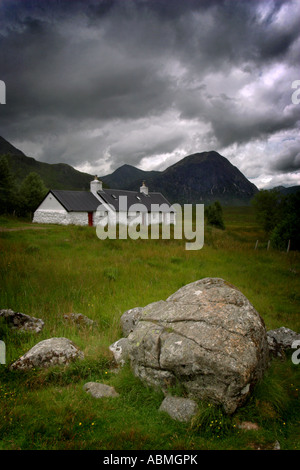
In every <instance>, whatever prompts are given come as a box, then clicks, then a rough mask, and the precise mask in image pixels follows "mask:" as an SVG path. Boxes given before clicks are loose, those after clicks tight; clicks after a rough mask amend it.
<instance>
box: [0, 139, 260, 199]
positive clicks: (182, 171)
mask: <svg viewBox="0 0 300 470" xmlns="http://www.w3.org/2000/svg"><path fill="white" fill-rule="evenodd" d="M2 154H6V155H7V156H8V160H9V165H10V168H11V171H12V173H13V174H14V176H15V178H16V180H17V183H21V181H22V180H23V179H24V178H25V177H26V176H27V175H28V173H30V172H32V171H34V172H36V173H38V174H39V175H40V176H41V178H42V179H43V181H44V183H45V186H46V187H47V188H49V189H50V188H51V189H69V190H88V189H89V187H90V181H91V180H92V179H93V177H94V175H90V174H87V173H82V172H80V171H77V170H75V169H74V168H73V167H71V166H70V165H67V164H65V163H57V164H49V163H44V162H39V161H37V160H35V159H34V158H31V157H27V156H26V155H24V153H23V152H21V151H20V150H19V149H17V148H15V147H14V146H13V145H11V144H10V143H9V142H7V141H6V140H5V139H3V138H2V137H0V155H2ZM100 178H101V179H102V181H103V184H104V186H106V187H110V188H114V189H128V190H132V191H138V190H139V187H140V186H141V184H142V182H143V180H145V181H146V185H147V186H148V187H149V190H150V191H158V192H161V193H163V194H164V195H165V196H166V197H167V199H168V200H169V201H170V202H171V203H180V204H184V203H190V204H197V203H205V204H210V203H211V202H214V201H216V200H218V201H220V203H221V204H223V205H247V204H249V203H250V200H251V199H252V197H253V196H254V195H255V194H256V193H257V192H258V189H257V188H256V186H255V185H254V184H252V183H251V182H250V181H249V180H248V179H247V178H246V177H245V176H244V175H243V174H242V173H241V172H240V170H238V168H236V167H235V166H234V165H232V164H231V163H230V162H229V161H228V160H227V159H226V158H225V157H223V156H222V155H220V154H219V153H217V152H215V151H210V152H202V153H195V154H193V155H188V156H187V157H185V158H183V159H182V160H180V161H179V162H177V163H175V164H174V165H172V166H170V167H169V168H167V169H166V170H164V171H143V170H140V169H138V168H135V167H134V166H131V165H122V166H121V167H120V168H118V169H117V170H115V171H114V172H113V173H111V174H109V175H104V176H102V177H100Z"/></svg>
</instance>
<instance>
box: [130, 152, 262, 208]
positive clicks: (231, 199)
mask: <svg viewBox="0 0 300 470" xmlns="http://www.w3.org/2000/svg"><path fill="white" fill-rule="evenodd" d="M145 179H146V178H145ZM137 183H138V182H137V181H133V182H132V183H130V184H129V185H128V187H127V189H133V188H134V187H135V188H136V187H137ZM146 184H147V186H148V187H149V189H150V191H160V192H163V194H164V195H165V196H166V197H167V198H168V199H169V201H170V202H171V203H175V202H177V203H180V204H182V203H190V204H197V203H200V204H201V203H205V204H210V203H212V202H214V201H217V200H218V201H220V202H221V203H222V204H223V205H244V204H246V205H247V204H249V202H250V200H251V199H252V197H253V196H254V195H255V194H256V193H257V192H258V189H257V187H256V186H255V185H254V184H253V183H251V182H250V181H249V180H248V179H247V178H246V177H245V176H244V175H243V174H242V173H241V172H240V170H238V168H236V167H235V166H234V165H232V164H231V163H230V162H229V161H228V160H227V159H226V158H225V157H223V156H222V155H220V154H219V153H217V152H215V151H210V152H202V153H195V154H193V155H188V156H187V157H185V158H183V159H182V160H180V161H179V162H177V163H175V164H174V165H172V166H170V167H168V168H167V169H166V170H164V171H162V172H158V173H157V174H155V175H152V176H150V177H147V179H146Z"/></svg>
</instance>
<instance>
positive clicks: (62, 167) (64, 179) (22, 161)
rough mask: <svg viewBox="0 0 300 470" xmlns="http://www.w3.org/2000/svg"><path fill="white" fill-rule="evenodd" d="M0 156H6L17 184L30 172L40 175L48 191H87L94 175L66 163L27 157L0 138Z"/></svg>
mask: <svg viewBox="0 0 300 470" xmlns="http://www.w3.org/2000/svg"><path fill="white" fill-rule="evenodd" d="M0 155H6V156H7V159H8V163H9V166H10V169H11V172H12V174H13V175H14V177H15V179H16V182H17V184H20V183H21V182H22V181H23V179H24V178H25V177H26V176H27V175H28V174H29V173H31V172H32V171H34V172H35V173H37V174H38V175H40V177H41V178H42V180H43V181H44V183H45V186H46V187H47V188H48V189H69V190H88V189H89V187H90V181H91V180H92V179H93V178H94V175H89V174H87V173H82V172H81V171H77V170H75V169H74V168H73V167H72V166H70V165H67V164H66V163H54V164H50V163H44V162H39V161H37V160H35V159H34V158H31V157H27V156H26V155H25V154H24V153H23V152H21V151H20V150H19V149H17V148H16V147H14V146H13V145H11V144H10V143H9V142H7V141H6V140H5V139H3V137H0Z"/></svg>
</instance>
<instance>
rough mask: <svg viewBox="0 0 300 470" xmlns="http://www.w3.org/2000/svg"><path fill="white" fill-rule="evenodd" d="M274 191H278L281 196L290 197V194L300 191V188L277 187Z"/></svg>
mask: <svg viewBox="0 0 300 470" xmlns="http://www.w3.org/2000/svg"><path fill="white" fill-rule="evenodd" d="M273 189H276V190H277V191H279V192H280V193H281V194H284V195H285V196H288V195H289V194H294V193H297V192H298V191H300V186H289V187H287V188H286V187H285V186H275V188H273Z"/></svg>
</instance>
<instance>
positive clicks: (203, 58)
mask: <svg viewBox="0 0 300 470" xmlns="http://www.w3.org/2000/svg"><path fill="white" fill-rule="evenodd" d="M297 7H298V5H297V1H292V0H291V1H289V0H288V1H276V0H262V1H260V2H253V1H250V0H249V1H246V0H243V1H233V0H224V1H221V0H213V1H212V0H209V1H208V0H203V1H199V0H185V1H182V0H126V1H124V0H102V1H99V0H88V1H80V0H76V1H72V2H70V1H66V0H51V1H50V0H48V1H46V0H39V1H37V0H22V1H21V0H10V1H8V0H2V2H1V3H0V18H1V19H0V56H1V64H2V67H1V71H0V75H1V76H0V79H1V80H4V81H5V83H6V86H7V104H6V105H5V107H3V106H2V107H1V108H0V111H1V112H0V126H1V127H0V135H3V137H5V138H7V139H8V140H11V141H12V142H13V143H14V142H20V143H23V144H24V146H25V147H26V146H27V147H26V148H28V149H30V148H32V149H36V150H35V151H36V154H35V156H36V157H37V158H40V159H43V160H44V161H49V162H58V161H66V162H68V163H70V164H72V165H75V166H76V165H77V166H80V165H85V164H86V165H89V166H90V167H91V168H94V167H95V168H96V167H99V168H102V167H105V165H106V167H107V169H108V170H110V169H113V168H116V167H117V166H119V164H120V163H125V162H126V163H131V164H135V165H138V164H139V163H140V162H141V161H142V159H145V158H146V159H147V158H148V159H149V161H150V160H151V158H152V157H153V159H155V158H156V157H157V156H159V155H167V157H165V158H167V159H169V160H168V161H172V158H174V159H176V158H178V155H182V154H184V152H186V154H187V153H188V152H189V151H203V150H207V148H204V145H207V144H211V145H214V147H215V148H216V150H219V149H224V151H225V153H226V149H227V148H231V147H232V146H233V145H237V146H238V147H237V150H239V149H240V152H241V154H242V153H243V152H242V151H243V150H244V147H245V146H248V144H249V143H251V142H253V145H258V143H259V145H262V144H261V143H262V142H265V143H267V142H268V140H270V139H272V138H273V137H274V136H276V135H278V133H286V132H292V133H295V132H296V130H297V129H298V126H299V111H298V109H299V107H298V108H297V107H296V106H293V105H292V104H291V83H292V81H293V80H296V79H297V78H299V77H298V75H299V74H298V71H297V69H296V58H297V57H298V54H299V47H300V40H299V37H300V36H299V32H298V29H299V28H298V23H299V8H297ZM297 60H298V59H297ZM243 146H244V147H243ZM247 148H248V147H247ZM253 149H254V147H253ZM24 150H25V149H24ZM286 150H287V149H286V148H285V147H284V149H279V150H278V149H277V153H276V155H279V154H280V152H281V151H282V155H283V159H282V160H281V159H279V160H278V161H277V160H276V162H277V163H274V162H273V161H270V159H271V153H270V154H269V155H270V156H269V161H267V162H266V168H267V169H271V168H272V171H278V172H281V171H285V170H284V165H283V163H282V164H281V163H280V162H283V161H285V158H284V155H286V159H287V160H286V161H290V160H289V158H288V156H287V154H286ZM27 153H28V152H27ZM252 153H253V155H254V154H255V151H253V152H252ZM228 154H230V155H231V150H228ZM172 155H173V157H172ZM148 163H149V162H148ZM109 164H110V167H111V168H109ZM156 164H157V161H156ZM241 165H242V166H243V161H241ZM253 165H254V167H256V162H255V161H254V162H253ZM158 166H159V165H158ZM245 168H247V169H248V168H249V162H248V161H247V163H245ZM285 168H289V169H290V171H295V169H296V166H295V164H291V165H288V164H287V166H286V167H285ZM241 169H242V168H241ZM249 173H251V170H250V169H249Z"/></svg>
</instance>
